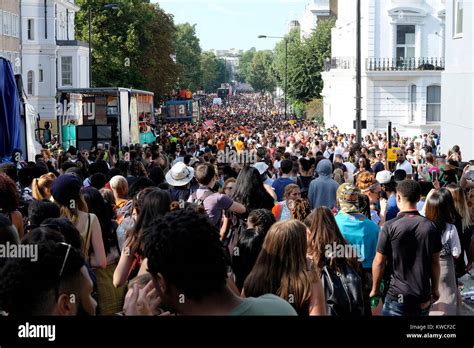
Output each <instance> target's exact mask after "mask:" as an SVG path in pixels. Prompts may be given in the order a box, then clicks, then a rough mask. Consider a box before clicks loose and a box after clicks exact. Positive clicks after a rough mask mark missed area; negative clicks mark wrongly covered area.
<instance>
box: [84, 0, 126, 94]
mask: <svg viewBox="0 0 474 348" xmlns="http://www.w3.org/2000/svg"><path fill="white" fill-rule="evenodd" d="M103 9H104V10H114V11H115V10H118V9H119V7H118V5H117V4H106V5H104V7H103ZM91 87H92V9H91V6H89V88H91Z"/></svg>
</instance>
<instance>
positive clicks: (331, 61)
mask: <svg viewBox="0 0 474 348" xmlns="http://www.w3.org/2000/svg"><path fill="white" fill-rule="evenodd" d="M331 69H345V70H346V69H355V59H354V57H334V58H326V60H325V61H324V70H325V71H329V70H331Z"/></svg>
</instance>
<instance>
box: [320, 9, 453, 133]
mask: <svg viewBox="0 0 474 348" xmlns="http://www.w3.org/2000/svg"><path fill="white" fill-rule="evenodd" d="M444 2H445V1H444V0H361V17H362V19H361V33H362V41H361V42H362V44H361V46H362V49H361V51H362V82H361V83H362V120H366V122H367V130H368V131H372V130H386V129H387V124H388V122H389V121H392V125H393V126H394V127H397V130H398V132H399V133H401V134H402V135H419V134H420V133H422V132H425V131H429V130H430V129H435V130H439V128H440V115H441V72H442V70H443V68H444V51H445V48H444V40H443V37H444V35H445V34H444V32H445V5H444ZM356 3H357V2H356V1H355V0H339V3H338V19H337V22H336V26H335V28H333V30H332V57H331V59H328V61H327V66H326V70H327V71H326V72H324V73H323V74H322V76H323V80H324V90H323V93H322V94H323V96H324V119H325V123H326V125H328V126H331V125H336V126H338V127H339V129H341V130H342V131H343V132H351V133H353V132H354V128H353V121H354V120H355V105H356V103H355V94H356V81H355V77H356V72H355V56H356V20H357V18H356Z"/></svg>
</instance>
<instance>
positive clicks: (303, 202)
mask: <svg viewBox="0 0 474 348" xmlns="http://www.w3.org/2000/svg"><path fill="white" fill-rule="evenodd" d="M309 214H311V206H310V205H309V202H308V200H307V199H304V198H297V199H295V200H294V201H293V207H292V209H291V218H292V219H296V220H299V221H301V222H303V221H304V219H306V217H307V216H308V215H309Z"/></svg>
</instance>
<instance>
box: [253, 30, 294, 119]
mask: <svg viewBox="0 0 474 348" xmlns="http://www.w3.org/2000/svg"><path fill="white" fill-rule="evenodd" d="M258 38H259V39H283V40H285V119H288V100H287V93H288V38H286V37H282V36H267V35H259V36H258Z"/></svg>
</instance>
